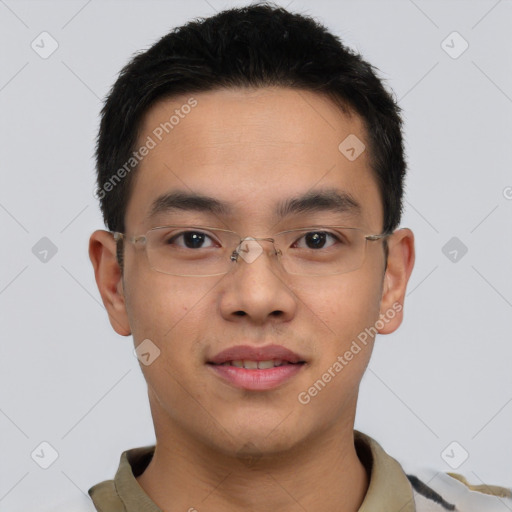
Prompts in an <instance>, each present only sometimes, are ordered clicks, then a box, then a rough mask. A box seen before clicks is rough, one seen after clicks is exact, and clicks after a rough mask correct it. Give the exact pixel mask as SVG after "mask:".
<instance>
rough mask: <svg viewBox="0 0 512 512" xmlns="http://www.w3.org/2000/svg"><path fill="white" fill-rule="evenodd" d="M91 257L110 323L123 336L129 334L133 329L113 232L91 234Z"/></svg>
mask: <svg viewBox="0 0 512 512" xmlns="http://www.w3.org/2000/svg"><path fill="white" fill-rule="evenodd" d="M89 258H90V259H91V262H92V266H93V267H94V276H95V278H96V284H97V286H98V290H99V292H100V295H101V299H102V300H103V304H104V305H105V308H106V310H107V313H108V317H109V320H110V324H111V325H112V327H113V328H114V330H115V331H116V332H117V333H118V334H120V335H121V336H129V335H130V334H131V329H130V323H129V322H128V314H127V312H126V304H125V299H124V290H123V280H122V273H121V268H120V267H119V264H118V262H117V258H116V241H115V240H114V237H113V236H112V234H111V233H109V232H108V231H104V230H98V231H95V232H94V233H93V234H92V235H91V237H90V239H89Z"/></svg>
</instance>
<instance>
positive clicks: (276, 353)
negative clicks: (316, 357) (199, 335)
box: [208, 345, 305, 391]
mask: <svg viewBox="0 0 512 512" xmlns="http://www.w3.org/2000/svg"><path fill="white" fill-rule="evenodd" d="M271 359H280V360H282V361H285V362H288V363H292V364H284V365H282V366H275V367H274V368H265V369H261V370H260V369H249V368H238V367H236V366H228V365H223V364H222V363H225V362H229V361H237V360H249V361H269V360H271ZM304 362H305V361H304V360H303V359H302V358H301V357H300V356H299V355H297V354H295V353H294V352H292V351H291V350H288V349H287V348H285V347H283V346H281V345H269V346H267V347H251V346H249V345H239V346H237V347H231V348H228V349H226V350H223V351H222V352H219V353H218V354H217V355H216V356H214V357H213V358H212V359H211V360H210V361H208V366H209V367H210V368H211V369H212V371H214V372H215V373H216V374H217V375H219V376H220V377H222V378H223V379H225V380H227V381H228V382H229V383H231V384H232V385H234V386H236V387H239V388H242V389H247V390H252V391H265V390H268V389H273V388H275V387H277V386H279V385H280V384H282V383H283V382H285V381H287V380H288V379H290V378H291V377H293V376H294V375H296V374H297V373H298V372H300V371H301V369H302V367H303V366H304V364H301V363H304Z"/></svg>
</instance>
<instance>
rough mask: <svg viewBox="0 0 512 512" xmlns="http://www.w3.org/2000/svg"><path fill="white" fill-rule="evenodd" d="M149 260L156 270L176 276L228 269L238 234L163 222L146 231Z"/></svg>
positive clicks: (217, 272)
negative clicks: (162, 225) (160, 225)
mask: <svg viewBox="0 0 512 512" xmlns="http://www.w3.org/2000/svg"><path fill="white" fill-rule="evenodd" d="M146 239H147V243H146V250H147V255H148V260H149V264H150V266H151V267H152V268H154V269H155V270H157V271H158V272H163V273H164V274H171V275H177V276H212V275H220V274H225V273H226V272H228V270H229V268H230V265H231V261H230V259H229V254H230V252H232V251H233V247H234V246H236V244H237V243H238V242H239V238H238V235H236V234H235V233H230V232H226V231H222V230H215V229H211V228H202V227H193V226H166V227H158V228H154V229H152V230H150V231H148V233H147V235H146Z"/></svg>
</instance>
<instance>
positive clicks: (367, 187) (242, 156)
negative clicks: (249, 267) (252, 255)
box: [126, 88, 382, 230]
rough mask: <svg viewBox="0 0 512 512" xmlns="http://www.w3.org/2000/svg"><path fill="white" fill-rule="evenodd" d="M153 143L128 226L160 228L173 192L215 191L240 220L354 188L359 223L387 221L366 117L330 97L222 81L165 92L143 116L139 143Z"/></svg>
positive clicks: (271, 216) (261, 220) (266, 216)
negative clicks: (160, 206) (225, 85)
mask: <svg viewBox="0 0 512 512" xmlns="http://www.w3.org/2000/svg"><path fill="white" fill-rule="evenodd" d="M143 146H146V147H147V148H150V149H148V150H147V151H144V153H145V156H144V157H143V158H141V160H140V163H139V164H138V168H137V170H136V171H135V175H134V179H133V181H132V190H131V196H130V201H129V203H128V208H127V213H126V226H127V228H133V229H135V230H136V229H142V228H147V229H148V228H149V227H151V226H149V225H148V223H150V221H151V218H150V214H151V212H152V211H153V210H154V206H155V202H158V200H159V198H161V197H162V196H163V195H166V194H173V193H176V192H178V193H186V194H198V195H201V196H208V197H213V198H215V199H216V200H218V201H220V202H222V203H225V204H226V205H227V206H228V207H229V208H226V211H225V212H224V213H226V220H227V221H229V222H230V223H231V225H232V227H235V226H233V224H241V223H243V222H245V221H249V222H253V223H258V225H262V226H263V225H264V224H268V223H271V222H274V221H275V220H276V215H277V214H278V212H279V211H281V213H282V207H283V204H284V202H286V201H287V200H288V201H289V200H291V199H293V198H297V197H302V196H304V195H305V194H308V193H309V194H310V195H311V193H312V192H315V191H316V190H329V191H330V193H332V192H333V191H339V193H340V194H345V195H349V196H350V197H351V198H353V199H354V200H355V201H356V202H358V203H359V204H360V206H361V208H360V209H359V210H358V211H355V210H354V211H353V212H352V213H353V214H354V216H355V215H356V214H357V219H356V218H354V221H355V220H358V221H359V223H360V224H364V225H367V226H368V227H371V226H374V229H377V230H378V229H380V227H381V223H382V212H381V201H380V197H379V192H378V187H377V184H376V181H375V178H374V176H373V173H372V172H371V169H370V165H369V155H368V150H367V149H364V148H365V146H366V147H367V146H368V144H367V142H366V133H365V130H364V125H363V123H362V120H361V119H360V118H359V116H357V115H356V114H353V115H351V116H347V115H346V114H344V113H343V112H342V111H341V110H340V108H339V107H338V106H336V105H335V104H334V103H333V102H332V101H331V100H330V99H328V98H327V97H325V96H323V95H320V94H317V93H312V92H309V91H303V90H293V89H287V88H264V89H253V90H250V89H229V90H226V89H222V90H215V91H211V92H203V93H198V94H191V95H186V96H180V97H174V98H172V99H165V100H162V101H160V102H158V103H156V104H155V105H154V106H152V108H151V109H150V110H149V111H148V112H147V113H146V116H145V117H144V119H143V122H142V124H141V129H140V131H139V138H138V141H137V145H136V149H141V148H142V147H143ZM139 152H140V153H142V151H139ZM354 157H355V158H354Z"/></svg>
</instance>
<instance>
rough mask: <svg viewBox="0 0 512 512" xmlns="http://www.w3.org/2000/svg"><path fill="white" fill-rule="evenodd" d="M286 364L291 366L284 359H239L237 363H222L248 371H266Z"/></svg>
mask: <svg viewBox="0 0 512 512" xmlns="http://www.w3.org/2000/svg"><path fill="white" fill-rule="evenodd" d="M284 364H290V363H288V361H283V360H282V359H269V360H268V361H250V360H246V359H244V360H242V359H237V360H235V361H226V362H224V363H222V365H224V366H236V367H237V368H246V369H248V370H256V369H259V370H266V369H268V368H274V367H275V366H282V365H284Z"/></svg>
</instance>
